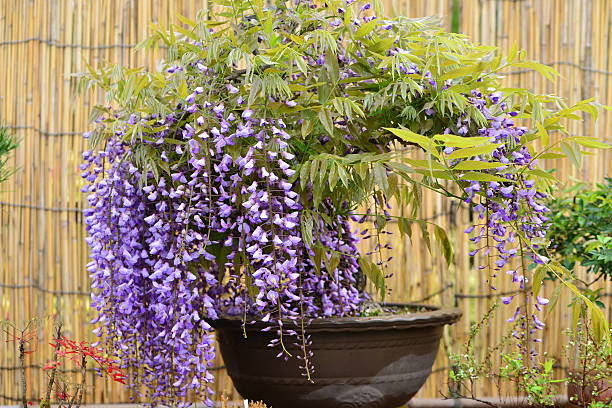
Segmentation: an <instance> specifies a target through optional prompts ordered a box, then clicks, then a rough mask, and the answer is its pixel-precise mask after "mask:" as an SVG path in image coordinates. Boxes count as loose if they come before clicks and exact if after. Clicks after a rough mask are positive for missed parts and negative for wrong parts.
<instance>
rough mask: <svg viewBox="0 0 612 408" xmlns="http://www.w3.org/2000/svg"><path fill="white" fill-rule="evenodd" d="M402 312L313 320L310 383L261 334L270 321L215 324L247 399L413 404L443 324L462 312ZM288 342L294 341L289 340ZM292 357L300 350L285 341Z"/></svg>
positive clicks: (297, 404) (305, 405)
mask: <svg viewBox="0 0 612 408" xmlns="http://www.w3.org/2000/svg"><path fill="white" fill-rule="evenodd" d="M423 309H425V311H423V312H415V313H410V314H403V315H391V316H377V317H354V318H333V319H315V320H313V321H312V323H310V325H309V326H308V327H307V329H306V331H307V334H309V335H310V336H311V338H312V345H311V346H310V350H312V352H313V357H312V363H313V365H314V367H315V372H314V377H313V382H312V383H311V382H308V381H307V380H306V379H305V378H304V377H303V376H302V370H300V369H299V368H298V361H297V360H296V359H295V358H291V359H289V360H288V361H285V360H284V359H282V358H277V357H276V355H277V354H278V352H279V350H278V348H277V347H274V348H270V347H268V346H267V345H268V343H269V341H270V340H271V339H273V338H275V337H276V335H275V334H273V333H272V332H261V331H260V330H261V328H263V327H264V326H265V323H254V324H251V325H248V326H247V337H246V338H245V337H244V336H243V330H242V327H241V320H240V319H236V320H233V319H221V320H217V321H215V322H212V324H213V325H214V327H215V329H216V330H217V338H218V341H219V345H220V348H221V354H222V355H223V359H224V361H225V365H226V367H227V371H228V374H229V376H230V377H231V378H232V380H233V382H234V385H235V387H236V389H237V390H238V392H239V393H240V394H241V395H242V397H243V398H247V399H249V400H253V401H264V402H265V403H266V404H267V405H268V406H270V407H272V408H328V407H329V408H332V407H333V408H340V407H345V408H349V407H355V408H357V407H359V408H396V407H398V406H401V405H403V404H405V403H406V402H408V400H409V399H410V398H412V396H413V395H414V394H416V392H417V391H418V390H419V389H420V388H421V386H422V385H423V383H425V380H426V379H427V377H428V376H429V374H430V373H431V367H432V365H433V363H434V360H435V358H436V354H437V352H438V345H439V343H440V338H441V336H442V329H443V327H444V325H446V324H452V323H454V322H456V321H457V320H459V318H460V317H461V311H460V310H458V309H437V308H433V307H430V306H424V307H421V310H423ZM286 342H287V343H289V342H290V340H288V339H287V340H286ZM286 347H287V348H288V349H289V351H290V352H291V353H292V354H294V355H299V354H300V353H301V350H300V348H299V347H297V346H292V345H291V344H286Z"/></svg>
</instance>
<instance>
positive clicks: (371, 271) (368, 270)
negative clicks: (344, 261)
mask: <svg viewBox="0 0 612 408" xmlns="http://www.w3.org/2000/svg"><path fill="white" fill-rule="evenodd" d="M358 262H359V267H360V268H361V271H362V272H363V273H364V275H365V276H366V277H367V278H368V279H369V280H370V281H371V282H372V283H373V284H374V287H376V289H377V290H378V292H379V293H380V297H381V301H384V300H385V293H386V286H385V276H384V274H383V272H382V271H381V270H380V268H379V267H378V265H376V264H375V263H374V262H372V261H370V260H369V259H367V258H362V257H360V258H359V259H358Z"/></svg>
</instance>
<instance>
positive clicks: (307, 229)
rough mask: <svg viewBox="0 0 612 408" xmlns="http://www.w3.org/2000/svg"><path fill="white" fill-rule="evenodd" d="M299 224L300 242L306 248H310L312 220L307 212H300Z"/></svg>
mask: <svg viewBox="0 0 612 408" xmlns="http://www.w3.org/2000/svg"><path fill="white" fill-rule="evenodd" d="M300 224H301V228H302V240H303V241H304V244H306V246H308V247H310V245H311V244H312V229H313V219H312V215H311V214H310V212H309V211H302V214H301V223H300Z"/></svg>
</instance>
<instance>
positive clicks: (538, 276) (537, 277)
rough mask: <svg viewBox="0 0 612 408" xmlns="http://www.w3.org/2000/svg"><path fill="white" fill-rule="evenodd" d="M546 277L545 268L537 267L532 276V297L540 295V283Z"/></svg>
mask: <svg viewBox="0 0 612 408" xmlns="http://www.w3.org/2000/svg"><path fill="white" fill-rule="evenodd" d="M545 277H546V268H545V267H543V266H539V267H538V268H536V270H535V272H534V274H533V284H532V287H531V290H532V291H533V296H534V297H535V296H538V295H539V294H540V289H541V288H542V281H543V280H544V278H545Z"/></svg>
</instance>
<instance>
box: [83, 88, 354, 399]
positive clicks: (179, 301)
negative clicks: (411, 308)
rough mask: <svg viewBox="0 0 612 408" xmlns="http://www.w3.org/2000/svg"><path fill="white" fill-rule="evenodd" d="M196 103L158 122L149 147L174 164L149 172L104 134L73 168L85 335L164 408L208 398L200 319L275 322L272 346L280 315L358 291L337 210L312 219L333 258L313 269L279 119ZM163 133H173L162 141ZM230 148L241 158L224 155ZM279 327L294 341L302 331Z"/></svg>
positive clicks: (328, 310)
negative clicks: (90, 324)
mask: <svg viewBox="0 0 612 408" xmlns="http://www.w3.org/2000/svg"><path fill="white" fill-rule="evenodd" d="M195 93H198V90H197V89H196V91H195ZM189 99H191V102H193V99H192V97H189V98H188V100H189ZM189 109H190V108H189V107H188V108H187V110H189ZM198 112H199V115H198V116H197V117H195V120H194V123H193V125H191V124H189V123H186V124H184V126H181V128H180V129H179V130H177V128H176V123H177V117H178V116H179V115H181V114H182V113H180V112H179V113H177V114H171V115H168V116H167V117H165V118H164V119H163V120H160V121H159V123H158V127H161V128H164V130H160V131H159V133H157V134H156V138H157V139H156V140H155V141H152V142H150V144H151V146H164V149H163V156H164V158H163V160H164V161H166V162H168V163H173V164H172V165H171V166H169V174H167V175H164V176H162V177H160V178H159V180H155V178H154V175H153V174H152V173H149V174H146V175H143V174H141V173H140V172H139V171H138V170H137V169H136V167H134V165H133V164H132V162H131V159H132V158H131V151H130V149H129V148H128V147H127V146H125V145H124V144H122V143H121V142H119V141H118V139H117V138H113V139H110V140H109V142H108V144H107V146H106V149H105V150H103V151H99V152H97V153H93V152H86V153H85V154H84V159H85V160H86V162H85V163H84V165H83V166H82V169H83V174H82V176H83V177H84V178H86V179H87V180H88V181H89V183H90V184H89V185H88V186H87V187H86V188H85V189H84V190H85V191H87V192H89V193H90V195H89V204H90V206H91V208H90V209H88V210H86V216H87V218H86V222H87V225H88V227H87V229H88V232H89V238H88V239H87V240H88V243H89V245H90V246H91V248H92V252H91V257H92V262H90V263H89V265H88V268H89V270H90V272H91V276H92V279H93V283H92V288H93V289H94V294H93V301H94V302H93V305H94V307H96V309H97V310H98V311H99V315H98V317H97V319H96V320H95V321H94V323H101V326H100V327H99V329H97V334H99V335H103V336H104V337H105V338H107V339H109V338H110V339H118V340H119V342H118V343H116V347H117V350H116V351H117V353H118V354H119V356H120V358H121V360H122V361H124V362H125V364H126V366H129V367H131V368H132V369H133V370H136V371H134V372H138V378H137V379H136V378H132V381H133V382H132V383H131V385H132V386H133V387H136V386H137V385H138V384H139V383H143V384H145V385H147V386H148V387H149V395H148V397H150V398H152V399H154V400H156V399H162V398H164V397H166V396H167V395H173V396H175V397H176V398H178V400H176V401H172V402H173V403H177V404H179V403H180V402H181V398H182V399H184V398H185V397H186V396H187V395H188V392H189V391H194V392H196V393H198V394H199V395H200V396H201V397H202V398H204V399H205V400H206V401H207V403H208V404H210V403H212V402H211V400H210V399H209V397H208V395H209V394H210V393H211V391H210V389H209V388H208V387H207V386H206V384H209V383H210V382H211V381H213V376H212V374H211V373H210V371H209V370H208V367H210V365H211V363H212V361H213V359H214V355H215V354H214V344H213V338H212V335H211V327H210V325H209V324H208V323H207V321H206V320H207V319H216V318H217V317H218V316H219V315H220V314H229V315H232V314H233V315H244V316H245V317H246V316H249V317H250V318H252V317H257V318H259V319H261V320H263V321H272V322H277V323H278V325H277V326H278V332H279V339H278V340H279V341H278V342H277V341H275V342H274V344H281V343H282V338H283V333H284V331H285V329H283V326H282V319H293V320H297V319H304V318H306V317H308V318H313V317H319V316H342V315H350V314H354V313H355V312H356V311H357V310H358V305H359V303H360V302H361V300H362V297H363V295H362V294H361V293H360V292H359V290H357V288H356V281H355V280H356V276H357V268H358V265H357V260H356V254H357V249H356V242H357V237H356V235H355V234H353V233H352V232H351V230H350V227H349V225H348V222H347V219H346V217H342V216H337V217H336V219H335V220H333V222H331V223H325V222H323V220H322V219H317V220H316V222H317V224H318V225H317V227H318V228H317V230H318V231H319V233H318V234H317V237H318V242H319V244H318V245H322V246H324V247H325V248H328V249H329V250H332V251H334V252H335V253H338V254H341V255H342V257H341V258H339V259H338V263H337V265H335V266H334V269H333V270H329V271H326V270H325V269H324V270H323V271H321V270H318V269H319V268H315V267H314V265H313V261H312V259H314V258H315V250H316V248H315V246H314V245H309V244H306V243H304V241H303V238H302V233H301V228H300V212H301V210H302V205H301V204H300V202H299V197H298V194H297V193H296V192H295V191H294V189H293V185H292V183H291V182H289V181H288V178H290V177H291V176H292V175H293V174H294V172H295V170H293V169H292V168H291V166H290V165H289V164H288V162H291V160H292V159H293V158H294V156H293V154H292V153H290V152H289V151H288V149H287V148H288V144H287V140H288V139H289V138H290V135H289V134H288V133H287V132H285V131H284V130H283V129H284V128H285V124H284V123H283V121H282V120H269V121H268V120H265V119H256V118H253V117H252V111H251V110H250V109H246V108H244V110H243V111H242V112H241V114H240V116H237V115H236V112H227V111H226V110H225V109H224V107H223V105H212V104H210V103H208V102H202V103H201V104H199V105H198ZM136 120H137V119H136V118H135V117H131V118H130V121H132V122H134V121H136ZM116 132H117V133H118V134H119V133H120V132H121V130H117V131H116ZM178 132H180V134H179V136H176V134H177V133H178ZM171 133H172V134H173V136H174V137H175V138H176V139H175V138H172V139H171V141H170V142H168V141H167V140H166V139H170V137H169V135H170V134H171ZM238 145H241V151H244V152H245V153H244V155H237V156H232V155H231V154H230V153H231V152H232V150H231V149H232V147H236V146H238ZM105 165H106V166H107V167H108V169H107V170H106V171H104V170H103V167H104V166H105ZM101 175H102V177H100V176H101ZM286 331H287V334H292V335H294V336H295V337H296V341H298V340H299V339H301V337H303V336H304V333H300V334H299V335H298V333H297V332H296V331H295V330H293V329H287V330H286ZM135 350H138V352H135ZM281 354H282V353H281ZM166 356H172V358H166ZM159 372H168V373H171V375H168V376H159Z"/></svg>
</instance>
